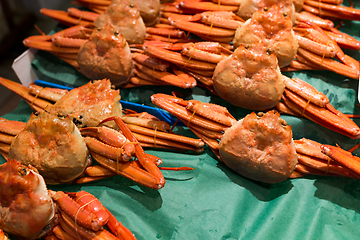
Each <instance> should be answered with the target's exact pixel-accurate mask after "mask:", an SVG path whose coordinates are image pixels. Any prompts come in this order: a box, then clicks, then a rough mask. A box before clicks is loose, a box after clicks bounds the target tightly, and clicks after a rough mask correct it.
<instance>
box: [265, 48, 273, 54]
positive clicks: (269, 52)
mask: <svg viewBox="0 0 360 240" xmlns="http://www.w3.org/2000/svg"><path fill="white" fill-rule="evenodd" d="M266 53H267V54H269V55H271V54H273V53H274V51H271V50H270V49H266Z"/></svg>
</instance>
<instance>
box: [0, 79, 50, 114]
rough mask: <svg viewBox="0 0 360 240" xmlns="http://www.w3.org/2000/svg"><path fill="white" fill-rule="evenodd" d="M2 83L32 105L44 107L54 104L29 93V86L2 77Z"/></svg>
mask: <svg viewBox="0 0 360 240" xmlns="http://www.w3.org/2000/svg"><path fill="white" fill-rule="evenodd" d="M0 84H1V85H3V86H4V87H6V88H8V89H10V90H11V91H13V92H14V93H16V94H17V95H19V96H20V97H22V98H23V99H24V100H25V101H27V102H28V103H29V105H30V107H38V108H41V109H44V108H45V107H46V106H47V105H52V104H51V103H50V102H48V101H45V100H43V99H40V98H37V97H34V96H33V95H31V94H29V92H28V88H27V87H25V86H24V85H22V84H20V83H17V82H13V81H10V80H8V79H5V78H2V77H0Z"/></svg>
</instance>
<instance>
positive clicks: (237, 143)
mask: <svg viewBox="0 0 360 240" xmlns="http://www.w3.org/2000/svg"><path fill="white" fill-rule="evenodd" d="M151 100H152V102H153V103H154V104H156V105H157V106H159V107H161V108H163V109H165V110H167V111H169V112H170V113H172V114H173V115H174V116H176V117H178V118H179V119H180V120H182V122H184V123H186V126H187V127H188V128H189V129H190V130H191V131H193V132H194V134H196V135H197V136H198V137H199V138H200V139H202V140H203V141H204V142H205V143H206V144H207V145H208V146H209V147H210V149H211V150H212V151H213V153H214V154H215V155H216V156H217V158H218V159H219V160H220V161H221V162H224V163H225V165H227V166H228V167H229V168H231V169H232V170H234V171H235V172H236V173H238V174H240V175H242V176H245V177H247V178H250V179H253V180H255V181H260V182H267V183H275V182H281V181H285V180H286V179H288V178H297V177H302V176H305V175H309V174H316V175H328V176H341V177H350V178H359V175H358V173H357V174H356V173H354V172H355V171H359V165H358V164H357V163H349V165H350V167H346V163H344V162H345V161H343V162H341V161H336V160H335V158H334V157H331V159H332V162H331V163H330V165H329V163H328V162H327V160H329V159H330V158H328V157H327V156H326V155H325V154H322V153H321V151H322V150H321V149H322V144H320V143H317V142H314V141H311V140H308V139H301V140H293V138H292V131H291V127H290V126H288V125H287V123H286V121H284V120H283V119H282V118H281V117H280V114H279V112H277V111H274V110H270V111H268V112H266V113H263V112H259V113H257V114H256V113H255V112H252V113H250V114H248V115H246V116H245V117H244V118H242V119H240V120H239V121H237V120H236V119H235V118H234V117H233V116H232V115H231V114H230V113H229V111H228V110H227V109H226V108H224V107H222V106H219V105H215V104H212V103H203V102H200V101H197V100H183V99H181V98H178V97H176V96H170V95H166V94H160V93H157V94H154V95H152V97H151ZM343 117H345V118H346V116H345V115H344V116H343ZM358 136H359V135H358ZM314 145H315V147H314ZM299 154H301V155H299ZM303 155H305V157H304V156H303ZM304 159H305V160H304ZM305 161H306V164H307V165H308V166H309V165H310V164H311V168H310V167H308V169H307V171H306V170H305V169H304V162H305ZM334 161H336V162H337V163H334ZM351 167H352V168H353V169H351ZM330 172H331V174H330Z"/></svg>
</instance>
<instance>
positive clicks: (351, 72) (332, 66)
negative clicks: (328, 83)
mask: <svg viewBox="0 0 360 240" xmlns="http://www.w3.org/2000/svg"><path fill="white" fill-rule="evenodd" d="M298 54H300V55H301V56H302V57H304V58H306V59H307V60H308V61H310V62H312V63H313V64H315V65H318V66H320V67H323V68H325V69H327V70H329V71H333V72H336V73H338V74H341V75H343V76H346V77H350V78H353V79H359V70H358V69H354V68H352V67H349V66H347V65H345V64H343V63H340V62H337V61H335V60H333V59H330V58H322V57H321V56H319V55H316V54H314V53H312V52H309V51H307V50H305V49H302V48H299V49H298Z"/></svg>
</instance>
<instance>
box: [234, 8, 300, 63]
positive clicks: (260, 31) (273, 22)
mask: <svg viewBox="0 0 360 240" xmlns="http://www.w3.org/2000/svg"><path fill="white" fill-rule="evenodd" d="M257 41H264V42H266V43H267V48H268V49H269V50H270V51H272V52H275V53H276V56H277V58H278V62H279V67H280V68H281V67H284V66H287V65H289V64H290V63H291V62H292V60H293V59H294V58H295V55H296V53H297V49H298V47H299V44H298V42H297V39H296V36H295V34H294V31H293V30H292V22H291V18H290V17H289V16H284V14H283V13H282V12H281V8H280V6H278V5H273V6H271V7H270V8H264V9H259V10H258V11H256V12H255V13H254V14H253V15H252V17H251V18H250V19H248V20H247V21H246V22H245V23H244V24H243V25H242V26H240V27H238V28H237V30H236V32H235V36H234V39H233V44H234V47H238V46H240V45H242V44H244V45H246V44H252V43H254V42H257Z"/></svg>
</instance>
